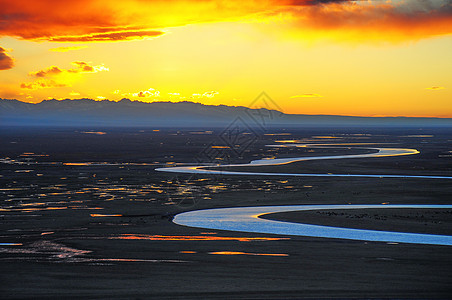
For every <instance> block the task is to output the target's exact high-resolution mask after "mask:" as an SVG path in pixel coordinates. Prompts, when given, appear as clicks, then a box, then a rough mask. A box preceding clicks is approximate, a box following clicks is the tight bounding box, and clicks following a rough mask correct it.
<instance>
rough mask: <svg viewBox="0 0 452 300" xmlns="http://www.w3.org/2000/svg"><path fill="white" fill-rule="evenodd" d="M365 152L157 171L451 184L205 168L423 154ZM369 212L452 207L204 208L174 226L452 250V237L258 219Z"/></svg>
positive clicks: (184, 215)
mask: <svg viewBox="0 0 452 300" xmlns="http://www.w3.org/2000/svg"><path fill="white" fill-rule="evenodd" d="M270 146H286V145H270ZM291 146H295V147H297V146H298V147H305V146H307V145H300V144H294V145H291ZM314 147H315V146H314ZM366 149H372V150H374V151H376V152H375V153H366V154H354V155H336V156H316V157H295V158H279V159H261V160H254V161H251V162H250V163H247V164H229V165H213V164H211V165H200V166H179V167H170V168H158V169H156V170H157V171H162V172H175V173H199V174H218V175H253V176H304V177H306V176H316V177H376V178H425V179H452V176H428V175H425V176H423V175H375V174H300V173H269V172H265V173H264V172H240V171H223V170H212V169H206V168H212V167H216V168H224V167H254V166H271V165H282V164H288V163H292V162H298V161H308V160H321V159H344V158H371V157H384V156H399V155H412V154H417V153H419V151H417V150H415V149H402V148H366ZM369 208H378V209H391V208H392V209H394V208H397V209H406V208H410V209H431V208H435V209H451V208H452V205H284V206H256V207H233V208H218V209H205V210H195V211H189V212H185V213H181V214H178V215H176V216H175V218H174V220H173V222H174V223H176V224H179V225H184V226H190V227H198V228H206V229H215V230H230V231H240V232H253V233H265V234H282V235H295V236H307V237H322V238H337V239H350V240H361V241H375V242H392V243H414V244H430V245H445V246H452V236H448V235H434V234H420V233H406V232H392V231H379V230H366V229H352V228H343V227H332V226H322V225H312V224H301V223H292V222H283V221H275V220H268V219H263V218H259V216H262V215H265V214H271V213H278V212H292V211H308V210H325V209H328V210H334V209H369Z"/></svg>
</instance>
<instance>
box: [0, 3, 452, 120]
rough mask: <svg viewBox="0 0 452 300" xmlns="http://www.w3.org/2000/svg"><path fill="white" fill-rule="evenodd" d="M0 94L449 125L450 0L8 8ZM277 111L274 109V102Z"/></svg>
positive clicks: (1, 36)
mask: <svg viewBox="0 0 452 300" xmlns="http://www.w3.org/2000/svg"><path fill="white" fill-rule="evenodd" d="M0 7H2V14H1V15H0V24H3V25H2V26H0V74H1V75H0V98H8V99H18V100H20V101H25V102H30V103H36V102H40V101H41V100H42V99H52V98H54V99H67V98H71V99H74V98H91V99H96V100H102V99H110V100H112V101H119V100H121V99H122V98H129V99H131V100H140V101H144V102H155V101H170V102H180V101H193V102H199V103H202V104H208V105H220V104H224V105H228V106H245V107H250V108H258V107H256V106H253V105H254V104H253V100H254V99H255V98H256V97H257V96H258V95H259V93H260V92H262V91H265V92H266V93H267V94H268V95H269V96H270V97H271V98H272V99H274V101H275V103H277V106H278V107H280V108H281V110H282V111H284V112H285V113H287V114H308V115H348V116H406V117H441V118H447V117H449V118H450V117H452V102H451V101H450V99H452V86H451V78H452V71H451V70H452V51H450V50H451V49H452V38H451V37H452V1H451V0H431V1H421V0H412V1H401V0H392V1H354V0H336V1H335V0H327V1H323V0H298V1H292V0H275V1H251V2H246V1H245V2H244V1H216V0H206V1H192V0H174V1H160V0H159V1H145V0H128V1H105V0H82V1H80V0H77V1H75V0H69V1H64V2H57V1H53V0H42V1H39V2H30V1H26V0H18V1H8V0H0ZM268 108H270V109H272V108H274V107H268Z"/></svg>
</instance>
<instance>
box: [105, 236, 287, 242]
mask: <svg viewBox="0 0 452 300" xmlns="http://www.w3.org/2000/svg"><path fill="white" fill-rule="evenodd" d="M109 239H119V240H149V241H239V242H254V241H280V240H289V239H290V238H266V237H258V238H252V237H223V236H202V235H147V234H122V235H119V236H112V237H110V238H109Z"/></svg>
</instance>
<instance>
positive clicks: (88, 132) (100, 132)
mask: <svg viewBox="0 0 452 300" xmlns="http://www.w3.org/2000/svg"><path fill="white" fill-rule="evenodd" d="M80 133H87V134H96V135H104V134H107V133H106V132H104V131H82V132H80Z"/></svg>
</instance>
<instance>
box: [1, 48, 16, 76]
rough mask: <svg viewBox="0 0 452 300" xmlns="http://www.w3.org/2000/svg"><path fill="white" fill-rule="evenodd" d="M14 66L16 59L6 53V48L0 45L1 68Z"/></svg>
mask: <svg viewBox="0 0 452 300" xmlns="http://www.w3.org/2000/svg"><path fill="white" fill-rule="evenodd" d="M13 66H14V60H13V59H12V58H11V57H10V56H8V55H7V54H6V50H5V49H4V48H2V47H0V70H8V69H11V68H12V67H13Z"/></svg>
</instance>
